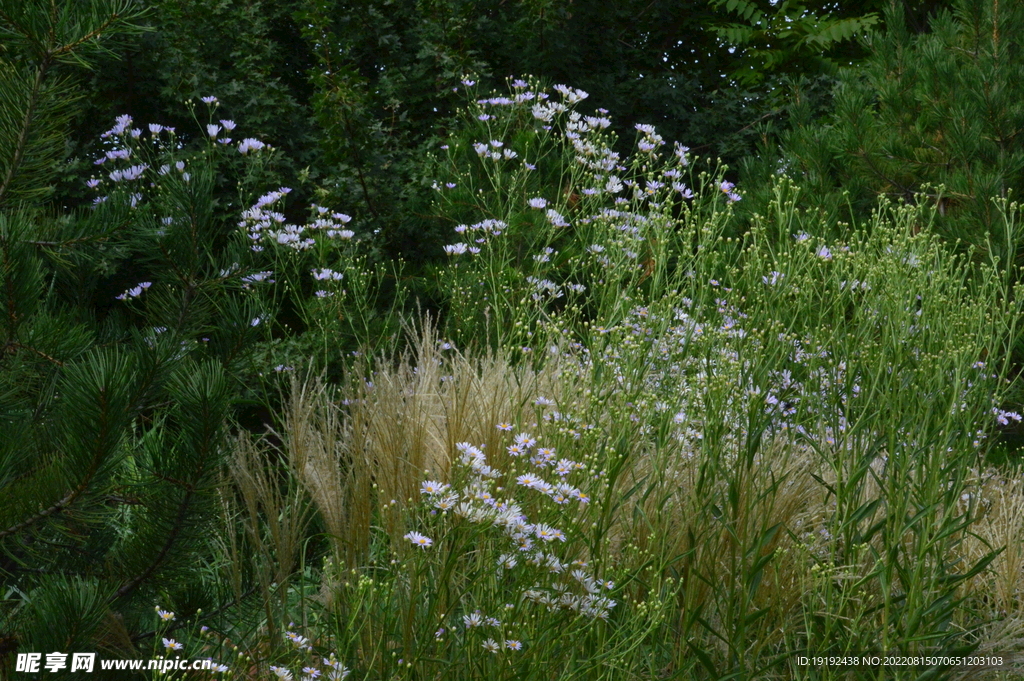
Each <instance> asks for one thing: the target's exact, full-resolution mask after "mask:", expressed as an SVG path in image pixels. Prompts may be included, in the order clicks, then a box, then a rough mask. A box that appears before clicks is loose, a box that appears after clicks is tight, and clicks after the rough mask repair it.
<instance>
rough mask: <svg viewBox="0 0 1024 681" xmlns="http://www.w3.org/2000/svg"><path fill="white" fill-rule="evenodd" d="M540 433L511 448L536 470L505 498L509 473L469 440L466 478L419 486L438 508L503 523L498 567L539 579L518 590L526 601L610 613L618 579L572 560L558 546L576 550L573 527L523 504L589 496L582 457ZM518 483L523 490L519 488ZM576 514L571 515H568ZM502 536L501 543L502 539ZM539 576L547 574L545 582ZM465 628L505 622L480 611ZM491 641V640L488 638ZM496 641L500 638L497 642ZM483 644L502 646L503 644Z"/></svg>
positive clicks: (486, 523) (581, 500) (520, 577)
mask: <svg viewBox="0 0 1024 681" xmlns="http://www.w3.org/2000/svg"><path fill="white" fill-rule="evenodd" d="M507 428H510V425H509V424H505V423H501V424H498V429H499V430H506V429H507ZM537 445H538V442H537V439H536V438H534V437H533V436H531V435H530V434H529V433H519V434H518V435H515V436H514V437H513V438H512V441H511V443H510V444H508V445H507V447H506V453H507V454H508V455H509V456H510V457H512V458H513V459H523V460H526V461H528V462H529V464H530V465H531V467H532V468H533V469H534V471H535V472H529V473H524V474H521V475H518V476H515V477H514V478H513V479H514V480H515V484H514V486H512V487H511V488H510V489H508V490H506V493H507V494H510V495H511V496H506V497H499V496H498V495H499V489H504V488H500V487H496V485H497V482H496V481H499V480H501V479H504V478H505V474H504V473H503V472H502V471H500V470H497V469H495V468H494V467H492V466H491V465H490V464H489V463H488V461H487V457H486V456H485V455H484V452H483V447H481V446H477V445H473V444H471V443H468V442H460V443H459V444H457V445H456V451H457V452H458V462H459V464H460V466H461V470H462V472H463V475H461V476H459V477H460V480H461V483H460V484H459V485H458V486H456V487H453V486H452V485H449V484H445V483H441V482H437V481H434V480H427V481H425V482H424V483H423V485H422V487H421V489H420V491H421V493H422V494H423V495H424V497H425V498H426V503H427V504H428V505H429V506H430V507H432V508H433V509H434V510H435V511H441V512H443V513H445V514H447V513H449V512H450V513H451V514H452V515H453V516H455V517H456V518H460V519H463V520H466V521H468V522H469V523H471V524H474V525H478V526H480V527H482V528H485V529H486V528H497V529H498V530H500V532H501V535H502V536H503V537H504V540H503V543H504V549H497V550H496V552H497V553H500V555H498V557H497V559H496V564H495V567H496V568H497V569H498V571H499V573H501V574H507V575H509V576H510V577H511V578H513V579H514V580H515V583H520V582H523V581H525V582H526V583H531V582H532V586H529V587H527V588H520V590H519V597H520V598H521V599H524V600H526V601H530V602H534V603H537V604H540V605H543V606H546V607H547V608H548V610H551V611H555V610H559V609H566V610H569V611H572V612H575V613H578V614H580V615H583V616H585V617H586V618H588V619H607V618H608V616H609V614H610V611H611V610H612V608H614V607H615V605H616V602H615V601H614V600H612V599H611V598H609V597H608V596H606V595H605V594H604V592H605V591H606V590H609V589H612V588H613V587H614V584H613V583H612V582H600V581H599V580H597V579H596V578H595V577H593V575H592V574H591V573H590V572H589V571H588V569H587V563H586V562H585V561H582V560H579V559H576V560H571V559H569V558H566V557H565V554H563V553H561V552H560V551H558V550H556V549H555V548H554V547H555V546H556V545H560V544H565V545H566V547H567V548H568V549H569V550H570V551H576V549H575V548H573V546H572V543H571V542H569V537H568V536H567V534H566V532H565V531H563V530H562V529H560V528H559V527H556V526H554V525H552V524H549V523H545V522H535V521H531V519H530V518H529V516H528V515H527V514H526V512H525V511H524V507H525V506H531V507H536V508H537V509H538V512H539V513H545V511H544V510H543V509H544V504H543V503H539V502H541V500H547V501H548V502H550V503H553V504H554V505H555V508H557V507H561V506H565V505H567V504H570V503H573V504H578V505H586V504H588V503H589V502H590V496H589V495H588V494H587V493H586V492H584V491H582V490H581V489H580V488H579V487H578V486H577V485H575V484H573V483H572V478H573V476H575V475H577V474H580V473H581V472H584V473H585V470H586V466H585V465H584V464H583V463H581V462H578V461H574V460H571V459H569V458H565V457H559V456H558V454H557V452H556V451H555V449H554V448H553V447H539V446H537ZM544 473H554V474H555V476H556V479H554V480H551V479H545V477H544V475H543V474H544ZM516 490H522V492H523V493H521V494H516ZM561 517H562V518H565V519H567V518H569V517H571V515H569V514H561ZM406 538H407V539H408V540H409V541H411V542H412V543H413V544H414V545H416V546H420V547H429V546H431V545H432V543H433V540H431V539H430V538H428V537H426V536H424V535H422V534H419V533H417V532H410V533H409V534H408V535H406ZM501 543H502V542H499V546H500V544H501ZM538 575H546V577H544V581H547V584H546V585H544V584H541V583H540V582H539V581H536V577H537V576H538ZM463 620H464V624H465V627H466V628H467V629H474V628H477V627H483V626H494V627H497V626H499V625H500V622H499V621H498V620H497V619H495V618H488V617H486V616H484V615H482V614H481V613H479V612H477V613H471V614H468V615H465V616H464V617H463ZM489 640H490V639H489ZM492 643H493V642H492ZM520 646H521V643H520V642H519V641H508V640H507V641H506V643H505V645H504V647H505V648H507V649H510V650H518V649H519V647H520ZM484 647H485V648H487V649H489V650H492V651H493V652H496V651H497V649H498V644H497V643H493V645H491V646H490V647H489V646H488V643H487V642H485V644H484Z"/></svg>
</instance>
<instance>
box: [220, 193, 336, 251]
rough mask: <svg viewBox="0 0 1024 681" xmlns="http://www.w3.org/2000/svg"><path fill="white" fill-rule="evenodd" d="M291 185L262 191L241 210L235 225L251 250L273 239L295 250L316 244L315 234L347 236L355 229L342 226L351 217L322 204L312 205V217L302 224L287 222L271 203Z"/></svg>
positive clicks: (257, 248) (278, 198)
mask: <svg viewBox="0 0 1024 681" xmlns="http://www.w3.org/2000/svg"><path fill="white" fill-rule="evenodd" d="M290 192H291V189H290V188H288V187H281V188H280V189H278V190H277V191H272V192H268V193H266V194H264V195H263V196H261V197H260V198H259V199H257V201H256V203H255V204H253V206H252V207H251V208H249V209H247V210H246V211H245V212H243V213H242V219H241V220H240V221H239V222H238V226H239V227H240V228H242V229H244V230H246V232H247V233H248V235H249V240H250V241H252V250H254V251H262V250H263V244H265V243H275V244H278V245H280V246H287V247H288V248H292V249H295V250H297V251H304V250H307V249H310V248H312V247H313V246H315V245H316V239H315V238H314V237H313V236H312V235H315V234H324V235H325V236H326V237H327V238H329V239H341V240H349V239H351V238H352V237H353V236H355V233H354V232H352V231H351V230H349V229H345V225H347V224H348V223H349V222H351V221H352V218H351V217H349V216H348V215H345V214H344V213H332V212H331V211H330V210H329V209H327V208H324V207H323V206H313V210H314V212H315V214H316V215H315V217H314V219H313V220H312V221H311V222H309V223H308V224H305V225H293V224H290V223H288V222H287V220H286V218H285V216H284V214H283V213H281V212H279V211H275V210H271V207H272V206H274V205H275V204H277V203H278V202H279V201H280V200H281V199H283V198H284V197H285V196H286V195H287V194H288V193H290Z"/></svg>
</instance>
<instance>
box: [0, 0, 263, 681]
mask: <svg viewBox="0 0 1024 681" xmlns="http://www.w3.org/2000/svg"><path fill="white" fill-rule="evenodd" d="M139 16H140V10H139V7H138V5H137V4H136V3H134V1H133V0H88V1H86V2H73V3H72V2H50V1H49V0H32V1H27V0H0V38H2V42H0V45H2V51H0V498H2V499H3V501H2V502H0V586H2V588H3V593H4V594H5V597H4V598H5V600H3V601H0V670H3V669H4V668H5V665H9V664H10V663H11V662H12V659H13V654H14V653H15V652H16V651H22V652H26V651H28V652H33V651H34V652H53V651H62V652H66V653H70V652H86V651H105V652H108V653H110V652H112V651H113V652H116V653H117V655H115V656H120V657H139V656H140V655H138V654H137V653H138V651H137V650H133V649H132V648H133V646H134V641H137V640H138V639H139V637H140V636H144V635H145V634H146V633H147V632H151V631H152V630H153V625H154V619H153V606H154V605H155V604H158V603H159V604H162V605H165V606H174V607H178V608H179V609H180V610H182V611H184V612H186V613H187V612H189V611H190V610H191V611H195V610H196V609H197V608H198V607H203V608H205V609H210V610H213V609H215V608H216V607H217V606H218V604H219V603H221V602H223V601H222V600H221V598H222V595H221V594H220V593H218V591H217V587H216V586H215V585H216V580H215V579H203V575H204V573H203V572H202V571H200V570H198V569H197V568H199V567H200V566H201V565H202V564H203V563H204V562H206V561H208V559H209V555H210V552H209V547H210V543H211V535H212V534H213V533H214V531H215V530H216V525H215V522H216V520H217V517H218V513H217V509H218V506H217V484H218V480H219V479H220V474H221V472H222V470H223V463H224V459H223V457H224V452H225V436H226V429H225V424H226V419H227V417H228V416H229V413H230V408H231V405H232V404H233V402H234V400H235V399H236V397H237V395H236V393H237V389H236V387H237V385H238V383H237V382H235V381H234V380H233V379H235V378H236V377H238V376H239V375H240V373H241V372H242V371H243V370H244V368H245V362H246V357H247V353H248V352H249V351H250V349H251V348H252V346H253V343H254V341H255V340H256V339H257V338H258V336H259V333H260V331H261V329H259V328H256V327H257V325H258V321H259V320H260V319H261V315H264V316H265V314H266V313H265V312H261V310H262V308H260V307H259V305H258V303H257V302H255V299H254V298H253V296H252V295H250V294H249V293H247V292H246V291H244V286H242V285H241V283H240V282H239V277H241V276H243V275H245V274H246V273H247V271H248V270H249V268H250V266H251V258H249V257H248V256H250V255H251V249H250V248H249V244H248V243H246V240H245V236H244V234H240V233H238V230H237V228H235V226H234V224H233V222H232V223H227V222H226V221H225V220H223V219H222V218H223V216H222V215H219V214H218V211H217V209H216V206H215V202H214V199H213V196H214V191H213V187H214V184H215V181H216V178H217V176H218V172H220V171H219V170H218V168H219V166H218V164H220V165H223V164H224V163H226V162H227V161H226V160H225V159H228V160H230V161H231V162H232V163H236V164H241V163H244V162H249V167H250V171H251V172H249V175H250V176H251V177H253V178H256V179H259V178H261V177H262V176H261V175H260V173H259V172H258V171H259V169H258V168H255V166H254V165H253V164H254V163H255V165H259V163H257V162H254V161H253V162H250V160H251V159H250V158H249V157H246V158H243V157H242V156H241V155H240V154H239V153H238V150H237V149H236V148H234V147H230V148H227V147H225V149H224V151H223V153H222V154H221V155H220V156H218V154H217V152H218V150H219V149H220V146H218V145H217V144H216V142H215V140H213V139H206V138H205V135H202V134H200V135H199V136H198V137H197V140H198V142H200V143H201V144H200V147H201V148H200V150H198V151H189V149H187V148H186V146H185V145H183V144H181V143H180V139H181V138H176V137H173V136H172V137H167V136H168V135H172V133H171V132H169V131H166V130H160V129H158V128H159V126H155V127H150V129H149V131H148V132H147V134H146V136H143V131H142V130H140V129H138V128H135V127H134V123H133V122H132V121H131V119H130V118H128V117H123V118H121V119H119V121H118V123H117V124H116V125H115V127H114V128H113V129H112V130H111V131H108V134H107V138H108V139H107V140H106V141H107V150H108V152H109V153H108V154H107V157H106V158H105V159H104V158H103V157H101V159H102V160H104V161H108V162H106V165H103V166H100V168H102V169H103V170H104V172H103V173H101V174H100V175H99V177H98V178H94V180H93V181H92V183H91V184H92V185H94V186H97V187H98V188H100V189H101V190H102V189H105V190H106V191H105V194H106V195H105V196H98V197H97V201H96V203H95V205H94V206H92V207H89V208H87V209H84V210H81V211H76V212H61V210H60V208H59V207H57V206H53V205H50V204H48V203H47V197H48V196H49V195H50V191H49V188H50V186H51V185H52V184H53V182H54V178H55V176H56V175H57V173H58V172H59V169H60V163H61V161H62V156H63V154H64V152H65V144H64V131H65V126H66V124H67V122H68V119H69V116H70V114H71V112H72V107H73V106H74V104H75V85H74V78H75V75H76V69H75V67H81V66H88V64H89V60H90V57H91V56H93V55H94V54H95V53H96V50H100V49H109V48H111V47H113V46H114V45H115V43H113V42H112V41H113V40H114V39H116V38H117V37H118V36H125V35H130V34H132V33H133V32H137V31H138V30H139V28H138V26H137V24H136V21H137V19H138V17H139ZM161 135H162V136H164V137H160V136H161ZM161 140H164V141H161ZM133 145H134V146H133ZM146 145H148V146H146ZM147 149H149V151H150V152H151V154H152V157H151V163H149V164H146V163H143V162H142V161H143V159H141V158H140V157H141V156H142V155H143V154H144V153H145V152H146V150H147ZM229 151H230V152H232V153H233V156H228V155H225V154H227V153H228V152H229ZM130 154H135V155H134V156H131V157H130V158H131V161H128V160H126V159H128V158H129V156H128V155H130ZM172 157H173V158H179V159H181V161H180V163H181V164H182V165H181V168H185V164H186V162H187V163H188V168H187V171H184V170H176V169H171V170H170V171H168V169H167V168H168V167H173V163H174V162H173V160H170V159H172ZM101 159H98V161H99V160H101ZM161 159H162V160H169V162H170V163H171V164H172V165H171V166H166V167H159V166H157V164H158V163H159V162H160V160H161ZM218 159H220V160H218ZM115 163H121V164H122V165H125V164H127V163H135V164H136V165H135V166H133V167H126V168H116V169H112V168H111V166H112V165H114V164H115ZM165 165H166V164H165ZM158 167H159V170H158ZM236 170H237V168H236ZM133 182H134V184H133ZM144 195H145V196H144ZM235 219H237V217H236V218H235ZM142 277H146V278H148V279H150V281H144V282H139V279H140V278H142ZM229 279H230V280H231V281H230V282H229V281H228V280H229ZM125 281H127V282H128V290H127V291H125V292H124V293H123V294H122V295H120V296H116V297H115V295H113V294H114V293H115V292H116V291H117V290H120V289H121V288H123V287H124V285H125V284H124V282H125ZM115 298H116V299H118V300H115ZM229 597H230V595H227V596H224V598H229ZM0 675H3V674H0ZM55 678H57V675H55Z"/></svg>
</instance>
